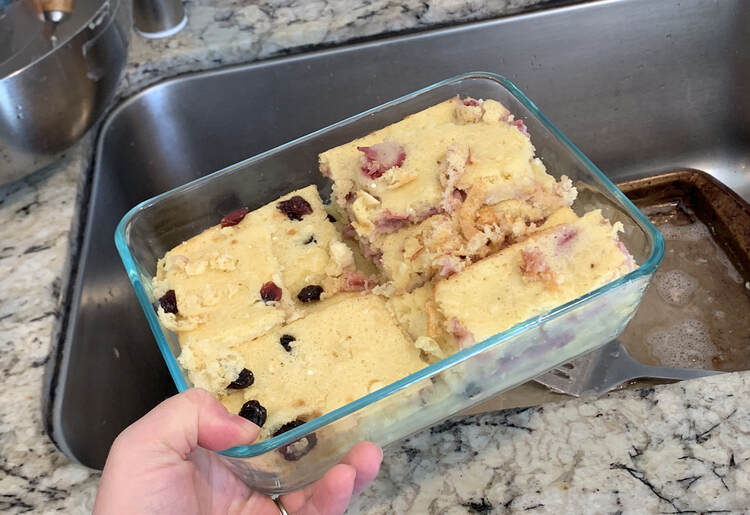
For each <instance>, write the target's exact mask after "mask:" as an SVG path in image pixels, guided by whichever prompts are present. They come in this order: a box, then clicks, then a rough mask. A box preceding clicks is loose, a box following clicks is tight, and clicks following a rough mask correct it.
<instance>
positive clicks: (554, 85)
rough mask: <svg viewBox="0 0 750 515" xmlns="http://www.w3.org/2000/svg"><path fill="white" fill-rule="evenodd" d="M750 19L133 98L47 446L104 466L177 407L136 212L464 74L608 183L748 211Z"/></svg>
mask: <svg viewBox="0 0 750 515" xmlns="http://www.w3.org/2000/svg"><path fill="white" fill-rule="evenodd" d="M748 17H750V4H748V3H746V2H742V1H741V0H736V1H730V0H726V1H723V2H710V3H709V2H704V1H701V0H679V1H668V0H664V1H662V2H652V1H651V0H621V1H606V2H593V3H586V4H581V5H576V6H571V7H564V8H560V9H553V10H549V11H543V12H538V13H533V14H529V15H522V16H516V17H510V18H505V19H500V20H494V21H488V22H481V23H474V24H468V25H462V26H460V27H455V28H446V29H440V30H435V31H429V32H423V33H417V34H411V35H407V36H401V37H394V38H390V39H383V40H378V41H374V42H368V43H363V44H357V45H352V46H346V47H342V48H337V49H332V50H326V51H321V52H315V53H310V54H305V55H300V56H295V57H287V58H282V59H276V60H271V61H266V62H261V63H257V64H252V65H247V66H239V67H232V68H228V69H224V70H219V71H211V72H204V73H198V74H193V75H188V76H185V77H181V78H177V79H173V80H169V81H166V82H164V83H162V84H159V85H156V86H154V87H151V88H149V89H147V90H145V91H143V92H142V93H140V94H138V95H136V96H134V97H133V98H131V99H129V100H127V101H125V102H124V103H123V104H122V105H120V106H119V107H118V108H117V109H116V110H115V111H114V112H113V113H112V114H111V115H110V116H109V118H108V120H107V122H106V123H105V124H104V126H103V127H102V129H101V133H100V135H99V140H98V146H97V150H96V157H95V166H94V171H93V181H92V187H91V193H90V198H89V200H88V214H87V222H86V224H85V227H84V228H83V233H82V248H81V252H80V257H79V261H78V266H77V267H75V270H74V276H73V277H72V280H71V283H70V284H71V286H70V290H69V293H68V295H67V304H66V305H67V312H66V314H65V318H64V325H63V327H64V328H65V330H64V331H63V333H62V335H61V340H60V342H59V345H58V359H57V360H56V361H55V362H54V363H53V364H52V366H51V367H50V369H49V371H48V372H49V380H48V388H47V392H46V396H45V398H46V403H45V419H46V422H47V426H48V431H49V432H50V434H51V435H52V436H53V439H54V440H55V442H56V443H57V445H58V446H59V447H60V449H61V450H62V451H63V452H64V453H65V454H67V455H68V456H69V457H71V458H72V459H73V460H75V461H78V462H80V463H83V464H85V465H87V466H90V467H95V468H100V467H101V466H102V465H103V464H104V459H105V457H106V454H107V451H108V449H109V446H110V445H111V442H112V440H113V439H114V437H115V436H116V435H117V433H118V432H119V431H120V430H122V429H123V428H124V427H125V426H126V425H128V424H129V423H130V422H132V421H133V420H135V419H136V418H138V417H140V416H141V415H142V414H143V413H145V412H146V411H147V410H148V409H150V408H151V407H152V406H154V405H155V404H156V403H157V402H159V401H160V400H162V399H163V398H164V397H165V396H167V395H170V394H171V393H173V392H174V387H173V385H172V382H171V379H170V377H169V374H168V372H167V369H166V366H165V365H164V363H163V361H162V358H161V356H160V355H159V353H158V350H157V347H156V345H155V343H154V340H153V336H152V335H151V333H150V331H149V329H148V325H147V323H146V320H145V318H144V316H143V314H142V312H141V310H140V307H139V306H138V303H137V300H136V298H135V295H134V293H133V292H132V290H131V287H130V284H129V282H128V279H127V277H126V275H125V272H124V269H123V267H122V264H121V262H120V260H119V258H118V257H117V254H116V251H115V247H114V243H113V233H114V229H115V225H116V224H117V222H118V221H119V220H120V218H121V217H122V215H123V214H124V213H125V212H126V211H127V210H128V209H130V208H131V207H132V206H134V205H135V204H137V203H138V202H140V201H142V200H144V199H146V198H149V197H151V196H154V195H156V194H159V193H161V192H164V191H166V190H169V189H171V188H173V187H175V186H178V185H180V184H182V183H184V182H187V181H190V180H192V179H195V178H197V177H200V176H202V175H205V174H207V173H210V172H213V171H215V170H217V169H219V168H222V167H224V166H226V165H229V164H231V163H234V162H236V161H239V160H241V159H243V158H246V157H248V156H251V155H253V154H256V153H258V152H261V151H264V150H267V149H269V148H271V147H274V146H276V145H278V144H280V143H283V142H285V141H289V140H291V139H293V138H295V137H297V136H300V135H303V134H305V133H307V132H310V131H312V130H315V129H318V128H321V127H323V126H325V125H327V124H329V123H332V122H335V121H338V120H340V119H342V118H345V117H347V116H350V115H352V114H355V113H357V112H360V111H362V110H363V109H366V108H369V107H372V106H375V105H378V104H380V103H382V102H384V101H387V100H390V99H392V98H395V97H398V96H400V95H402V94H404V93H406V92H409V91H412V90H416V89H418V88H420V87H422V86H425V85H427V84H430V83H433V82H436V81H437V80H440V79H443V78H446V77H449V76H452V75H456V74H458V73H461V72H465V71H470V70H486V71H491V72H496V73H500V74H503V75H505V76H507V77H508V78H510V79H511V80H512V81H514V82H515V83H516V84H517V85H518V86H519V87H520V88H521V89H522V90H523V91H525V92H526V93H527V94H528V95H529V96H530V98H531V99H532V100H533V101H535V102H536V103H537V104H538V106H539V107H540V108H541V109H542V111H544V112H545V113H546V114H547V115H548V116H549V118H551V120H552V121H553V123H555V124H556V125H557V126H558V127H559V128H560V129H561V130H562V131H563V132H564V133H565V134H566V135H567V136H568V137H569V138H570V139H572V140H573V142H574V143H576V144H577V145H578V146H579V147H580V148H581V149H582V150H583V152H584V153H586V154H587V155H588V156H589V157H590V158H591V159H592V160H593V161H594V162H595V163H596V164H597V165H599V167H600V168H601V169H603V170H604V171H605V172H606V173H607V174H609V176H610V177H611V178H612V179H613V180H615V181H622V180H628V179H633V178H638V177H642V176H645V175H650V174H654V173H657V172H660V171H662V170H666V169H674V168H678V167H692V168H699V169H702V170H705V171H707V172H709V173H710V174H712V175H714V176H715V177H717V178H718V179H719V180H721V181H722V182H724V183H725V184H727V185H728V186H730V187H731V188H733V189H734V190H735V191H736V192H738V193H739V194H740V195H741V196H743V197H744V198H745V199H750V168H749V163H750V145H749V144H748V143H749V142H750V132H749V129H748V128H750V57H749V56H750V54H748V53H747V52H744V53H743V52H741V49H747V48H750V25H748V24H747V23H745V21H746V20H747V19H748ZM625 20H627V23H624V21H625ZM186 208H189V206H186Z"/></svg>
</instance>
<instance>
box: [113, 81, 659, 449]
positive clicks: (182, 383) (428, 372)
mask: <svg viewBox="0 0 750 515" xmlns="http://www.w3.org/2000/svg"><path fill="white" fill-rule="evenodd" d="M466 79H488V80H491V81H495V82H497V83H500V84H501V85H502V86H503V87H505V88H506V89H507V90H508V91H509V92H510V93H511V94H512V95H513V96H514V97H515V98H516V99H517V100H518V101H519V102H521V104H523V105H524V106H525V107H526V108H527V109H528V110H529V111H530V112H531V113H532V114H533V115H534V116H536V117H537V118H538V119H539V120H540V121H541V122H542V124H543V125H544V126H545V127H546V128H547V129H548V130H549V131H550V132H552V134H553V135H554V136H555V137H557V138H558V139H559V140H560V141H561V142H562V143H563V144H564V145H565V146H567V147H568V148H569V149H570V150H571V151H572V152H573V153H574V154H575V155H576V157H577V158H578V159H580V160H581V161H582V162H583V164H584V165H585V166H586V167H587V168H588V169H589V171H590V172H591V173H592V174H593V175H594V176H595V177H597V178H598V179H599V180H600V181H601V182H602V184H603V186H604V187H605V188H606V190H607V191H608V193H609V194H611V195H612V196H613V197H614V198H615V199H616V200H617V201H618V202H619V203H620V204H621V205H622V207H624V208H625V210H626V212H627V213H628V214H629V215H630V216H631V217H633V219H634V220H635V221H636V223H638V225H639V226H640V227H641V229H643V230H644V232H645V233H646V234H647V235H648V237H649V239H650V242H651V245H652V252H651V255H650V256H649V257H648V259H647V260H646V262H645V263H643V264H642V265H641V266H639V267H638V268H636V269H635V270H633V271H632V272H629V273H628V274H626V275H624V276H622V277H620V278H618V279H616V280H614V281H612V282H610V283H607V284H605V285H604V286H601V287H599V288H597V289H596V290H593V291H590V292H588V293H586V294H585V295H582V296H581V297H578V298H577V299H574V300H572V301H570V302H567V303H565V304H563V305H561V306H558V307H557V308H555V309H552V310H550V311H548V312H546V313H544V314H542V315H540V316H538V317H535V318H531V319H529V320H526V321H524V322H521V323H519V324H517V325H515V326H513V327H511V328H509V329H506V330H505V331H503V332H501V333H498V334H496V335H494V336H491V337H490V338H487V339H486V340H484V341H482V342H479V343H477V344H475V345H473V346H471V347H469V348H467V349H463V350H461V351H459V352H457V353H455V354H453V355H451V356H449V357H447V358H445V359H442V360H440V361H438V362H437V363H433V364H432V365H429V366H427V367H425V368H423V369H421V370H418V371H417V372H414V373H413V374H410V375H408V376H406V377H404V378H403V379H400V380H398V381H396V382H394V383H391V384H390V385H388V386H385V387H383V388H381V389H380V390H377V391H375V392H372V393H370V394H367V395H365V396H364V397H360V398H359V399H357V400H355V401H353V402H350V403H349V404H346V405H344V406H341V407H340V408H337V409H335V410H333V411H331V412H329V413H326V414H325V415H322V416H320V417H318V418H315V419H313V420H310V421H309V422H306V423H304V424H302V425H300V426H298V427H296V428H294V429H292V430H290V431H287V432H286V433H284V434H281V435H279V436H275V437H272V438H269V439H268V440H264V441H262V442H258V443H255V444H251V445H243V446H238V447H233V448H231V449H226V450H224V451H221V452H220V454H222V455H224V456H229V457H233V458H251V457H254V456H259V455H261V454H265V453H267V452H270V451H274V450H276V449H278V448H279V447H281V446H283V445H287V444H289V443H291V442H294V441H295V440H298V439H299V438H301V437H303V436H305V435H307V434H309V433H311V432H313V431H316V430H318V429H320V428H321V427H323V426H326V425H328V424H330V423H332V422H335V421H336V420H338V419H340V418H343V417H345V416H347V415H349V414H351V413H354V412H356V411H358V410H360V409H362V408H364V407H366V406H368V405H370V404H372V403H375V402H377V401H379V400H381V399H383V398H385V397H388V396H390V395H392V394H393V393H395V392H398V391H399V390H403V389H404V388H407V387H408V386H410V385H412V384H414V383H416V382H419V381H422V380H424V379H426V378H429V377H431V376H434V375H436V374H438V373H440V372H442V371H443V370H446V369H448V368H450V367H452V366H454V365H455V364H457V363H460V362H462V361H464V360H466V359H469V358H471V357H472V356H475V355H477V354H479V353H481V352H484V351H485V350H487V349H488V348H490V347H492V346H494V345H498V344H500V343H502V342H504V341H506V340H508V339H510V338H513V337H515V336H518V335H519V334H521V333H522V332H524V331H526V330H529V329H531V328H533V327H536V326H537V325H539V324H541V323H542V322H546V321H548V320H551V319H553V318H557V317H558V316H561V315H563V314H565V313H567V312H569V311H571V310H573V309H575V308H576V307H578V306H579V305H581V304H584V303H586V302H589V301H590V300H592V299H594V298H596V297H599V296H601V295H604V294H605V293H607V292H608V291H610V290H613V289H616V288H618V287H620V286H621V285H623V284H626V283H629V282H631V281H634V280H636V279H638V278H640V277H643V276H646V275H650V274H652V273H653V272H654V271H655V270H656V267H657V266H659V263H660V262H661V260H662V258H663V256H664V239H663V238H662V236H661V233H660V232H659V231H658V230H657V229H656V227H654V225H653V224H652V223H651V221H650V220H649V219H648V218H647V217H646V216H645V215H644V214H643V213H641V212H640V210H638V208H636V207H635V205H634V204H633V203H632V202H631V201H630V199H628V198H627V197H626V196H625V195H624V194H623V193H622V192H621V191H620V190H619V189H618V188H617V187H616V186H615V185H614V183H612V181H610V180H609V178H608V177H607V176H606V175H605V174H604V173H603V172H602V171H601V170H600V169H599V168H598V167H597V166H596V165H595V164H594V163H593V162H591V160H590V159H589V158H588V157H586V155H584V154H583V152H581V151H580V150H579V149H578V147H576V146H575V145H574V144H573V143H572V142H571V141H570V140H569V139H568V138H567V137H566V136H565V135H564V134H563V133H562V132H561V131H560V130H559V129H558V128H557V127H556V126H555V125H554V124H553V123H552V122H551V121H550V120H549V119H548V118H547V117H546V116H545V115H544V113H542V112H541V111H540V110H539V108H538V107H537V106H536V105H535V104H534V102H532V101H531V100H530V99H529V98H528V97H527V96H526V95H524V93H523V92H521V90H520V89H518V87H516V85H515V84H513V82H511V81H510V80H509V79H507V78H505V77H503V76H502V75H499V74H496V73H492V72H481V71H477V72H467V73H463V74H460V75H456V76H454V77H451V78H449V79H445V80H442V81H440V82H437V83H435V84H432V85H430V86H427V87H424V88H422V89H419V90H417V91H415V92H413V93H409V94H407V95H404V96H401V97H399V98H397V99H394V100H391V101H390V102H386V103H384V104H381V105H379V106H376V107H373V108H371V109H368V110H366V111H363V112H362V113H359V114H356V115H354V116H351V117H349V118H346V119H344V120H341V121H339V122H336V123H334V124H331V125H328V126H327V127H324V128H322V129H319V130H317V131H314V132H311V133H309V134H306V135H305V136H301V137H299V138H297V139H294V140H292V141H289V142H287V143H284V144H282V145H279V146H277V147H274V148H272V149H270V150H267V151H265V152H262V153H260V154H257V155H255V156H253V157H250V158H248V159H245V160H243V161H240V162H238V163H235V164H232V165H230V166H227V167H225V168H222V169H221V170H218V171H216V172H213V173H211V174H209V175H206V176H203V177H200V178H198V179H195V180H193V181H191V182H189V183H186V184H183V185H182V186H178V187H177V188H174V189H172V190H169V191H167V192H165V193H162V194H160V195H157V196H156V197H153V198H151V199H148V200H145V201H144V202H141V203H140V204H138V205H137V206H135V207H134V208H132V209H131V210H130V211H128V212H127V213H126V214H125V216H123V218H122V220H120V223H119V224H118V225H117V229H116V231H115V245H116V247H117V251H118V252H119V254H120V257H121V259H122V261H123V264H124V265H125V269H126V271H127V273H128V277H129V279H130V282H131V283H132V284H133V288H134V289H135V292H136V296H137V297H138V301H139V302H140V304H141V307H142V308H143V311H144V312H145V314H146V318H147V320H148V323H149V326H150V327H151V330H152V332H153V333H154V336H155V337H156V340H157V344H158V346H159V350H160V351H161V353H162V356H163V357H164V360H165V362H166V363H167V368H168V369H169V372H170V374H171V375H172V379H173V380H174V382H175V385H176V386H177V389H178V390H179V391H180V392H182V391H184V390H186V389H188V388H189V386H188V384H187V381H186V380H185V377H184V376H183V375H182V371H181V370H180V367H179V365H178V364H177V359H176V357H175V356H174V354H173V353H172V350H171V349H170V347H169V344H168V343H167V340H166V338H165V337H164V334H163V332H162V330H161V326H160V324H159V321H158V318H157V316H156V312H155V311H154V308H153V305H152V303H151V301H150V300H149V298H148V295H147V293H146V290H145V288H144V286H143V284H142V282H141V279H140V277H139V275H138V271H137V268H136V266H135V262H134V260H133V257H132V254H131V252H130V249H129V247H128V245H127V240H126V237H125V236H126V232H127V229H128V224H129V222H130V221H131V219H132V218H133V217H134V216H135V215H136V214H137V213H138V212H140V211H142V210H144V209H146V208H148V207H150V206H152V205H154V204H157V203H158V202H159V201H161V200H162V199H163V198H165V197H167V196H170V195H173V194H175V193H176V192H178V191H179V192H183V191H188V190H191V189H193V188H196V187H198V186H199V185H200V184H202V183H203V182H204V181H207V180H210V179H211V178H214V177H215V176H217V175H220V174H225V173H230V172H232V171H234V170H236V169H237V168H243V167H245V166H247V165H248V164H250V163H252V162H254V161H258V160H261V159H264V158H266V157H268V156H270V155H272V154H274V153H276V152H279V151H281V150H284V149H287V148H289V147H292V146H294V145H297V144H299V143H301V142H303V141H306V140H308V139H311V138H314V137H317V136H319V135H321V134H323V133H325V132H328V131H330V130H333V129H336V128H338V127H340V126H342V125H346V124H348V123H351V122H353V121H356V120H359V119H361V118H363V117H365V116H369V115H371V114H374V113H376V112H378V111H381V110H383V109H386V108H388V107H391V106H394V105H396V104H399V103H402V102H405V101H407V100H410V99H412V98H415V97H417V96H419V95H422V94H424V93H427V92H428V91H431V90H434V89H437V88H440V87H443V86H446V85H448V84H451V83H453V82H459V81H462V80H466Z"/></svg>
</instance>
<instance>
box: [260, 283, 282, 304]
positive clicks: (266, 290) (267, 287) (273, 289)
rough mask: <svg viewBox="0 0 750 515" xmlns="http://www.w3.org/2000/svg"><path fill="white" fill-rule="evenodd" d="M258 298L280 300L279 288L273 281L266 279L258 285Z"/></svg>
mask: <svg viewBox="0 0 750 515" xmlns="http://www.w3.org/2000/svg"><path fill="white" fill-rule="evenodd" d="M260 298H261V299H263V302H272V301H280V300H281V288H279V287H278V286H276V283H274V282H273V281H268V282H267V283H265V284H264V285H263V286H261V287H260Z"/></svg>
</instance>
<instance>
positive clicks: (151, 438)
mask: <svg viewBox="0 0 750 515" xmlns="http://www.w3.org/2000/svg"><path fill="white" fill-rule="evenodd" d="M258 430H259V428H258V426H256V425H255V424H253V423H252V422H250V421H249V420H246V419H244V418H242V417H240V416H238V415H233V414H231V413H229V412H228V411H227V410H226V408H225V407H224V406H223V405H222V404H221V402H219V401H218V400H217V399H216V398H215V397H214V396H213V395H211V394H210V393H208V392H207V391H205V390H201V389H199V388H192V389H190V390H186V391H184V392H182V393H180V394H178V395H175V396H174V397H170V398H169V399H167V400H165V401H163V402H162V403H161V404H159V405H158V406H156V407H155V408H154V409H152V410H151V411H149V412H148V413H147V414H146V415H145V416H144V417H143V418H141V419H140V420H138V421H137V422H135V423H134V424H133V425H131V426H130V427H129V428H127V429H126V430H125V431H124V432H123V434H122V435H121V437H120V439H122V440H126V441H135V442H139V443H140V445H143V443H144V442H153V443H154V444H155V445H161V446H164V447H168V448H170V449H172V450H173V451H175V452H176V453H178V454H180V455H182V456H187V455H188V454H190V453H191V452H192V451H193V450H195V449H196V447H198V446H200V447H203V448H205V449H209V450H214V451H218V450H223V449H227V448H229V447H234V446H236V445H245V444H249V443H252V442H254V441H255V439H256V438H257V437H258Z"/></svg>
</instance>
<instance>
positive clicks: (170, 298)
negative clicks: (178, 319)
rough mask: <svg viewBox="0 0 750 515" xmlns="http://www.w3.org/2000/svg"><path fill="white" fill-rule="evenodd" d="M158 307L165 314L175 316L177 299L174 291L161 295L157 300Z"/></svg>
mask: <svg viewBox="0 0 750 515" xmlns="http://www.w3.org/2000/svg"><path fill="white" fill-rule="evenodd" d="M159 305H160V306H161V308H162V309H163V310H164V312H165V313H174V314H177V297H175V294H174V290H169V291H168V292H167V293H165V294H164V295H162V296H161V297H160V298H159Z"/></svg>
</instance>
